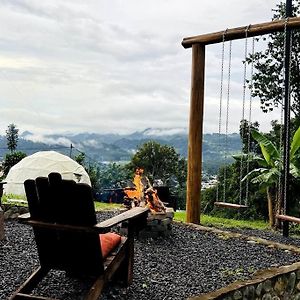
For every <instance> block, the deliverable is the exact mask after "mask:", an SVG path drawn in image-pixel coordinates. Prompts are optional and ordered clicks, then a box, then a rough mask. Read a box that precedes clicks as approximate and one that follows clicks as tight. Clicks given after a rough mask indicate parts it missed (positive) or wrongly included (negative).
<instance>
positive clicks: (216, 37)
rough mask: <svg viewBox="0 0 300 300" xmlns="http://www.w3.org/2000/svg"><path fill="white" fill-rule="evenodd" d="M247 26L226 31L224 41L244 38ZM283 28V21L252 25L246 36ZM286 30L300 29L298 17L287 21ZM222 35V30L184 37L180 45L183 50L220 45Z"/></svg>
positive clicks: (299, 18) (282, 29)
mask: <svg viewBox="0 0 300 300" xmlns="http://www.w3.org/2000/svg"><path fill="white" fill-rule="evenodd" d="M248 26H249V25H246V26H242V27H236V28H231V29H227V31H226V37H225V40H226V41H230V40H237V39H243V38H245V31H246V29H247V28H248ZM284 27H285V19H283V20H275V21H271V22H265V23H260V24H253V25H250V27H249V29H248V33H247V36H248V37H252V36H258V35H263V34H268V33H273V32H278V31H284ZM287 28H291V29H297V28H300V17H293V18H289V20H288V21H287ZM223 34H224V30H223V31H218V32H214V33H208V34H203V35H197V36H192V37H186V38H184V39H183V41H182V43H181V44H182V46H183V47H184V48H190V47H192V45H194V44H203V45H210V44H216V43H221V42H222V41H223Z"/></svg>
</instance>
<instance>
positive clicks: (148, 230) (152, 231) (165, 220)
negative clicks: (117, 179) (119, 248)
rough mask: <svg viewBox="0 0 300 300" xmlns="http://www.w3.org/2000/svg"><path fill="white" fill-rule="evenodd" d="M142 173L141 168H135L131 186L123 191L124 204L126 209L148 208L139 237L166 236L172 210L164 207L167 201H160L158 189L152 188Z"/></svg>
mask: <svg viewBox="0 0 300 300" xmlns="http://www.w3.org/2000/svg"><path fill="white" fill-rule="evenodd" d="M143 173H144V170H143V169H142V168H140V167H137V168H136V170H135V174H134V178H133V182H132V184H131V185H130V186H128V187H126V188H125V189H124V193H125V197H124V200H125V201H124V202H125V204H126V205H127V207H128V208H130V207H134V206H144V207H145V206H146V207H149V210H150V212H149V215H148V218H147V226H146V227H145V228H144V229H143V230H142V231H140V233H139V235H140V236H150V237H157V236H166V235H168V234H169V233H170V231H171V223H172V220H173V217H174V209H173V208H171V207H166V206H165V204H166V202H163V201H166V200H168V199H160V197H159V194H158V189H157V188H156V187H153V186H152V184H151V183H150V181H149V179H148V177H146V176H144V175H143ZM165 194H166V193H165Z"/></svg>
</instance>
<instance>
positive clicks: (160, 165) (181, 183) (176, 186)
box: [127, 141, 187, 208]
mask: <svg viewBox="0 0 300 300" xmlns="http://www.w3.org/2000/svg"><path fill="white" fill-rule="evenodd" d="M136 167H142V168H143V169H144V171H145V175H146V176H148V177H149V179H150V180H152V181H153V180H155V179H161V180H162V181H163V182H164V184H167V185H169V186H171V187H173V192H174V193H176V194H177V197H178V202H179V205H180V207H181V208H183V207H184V205H185V190H186V176H187V162H186V160H185V159H184V158H181V157H180V155H179V154H178V153H177V152H176V150H175V148H174V147H172V146H168V145H161V144H159V143H157V142H155V141H149V142H147V143H144V144H143V145H141V146H140V147H139V148H138V150H137V152H136V153H135V155H134V156H133V157H132V159H131V162H130V163H129V164H128V165H127V168H128V169H130V170H134V169H135V168H136Z"/></svg>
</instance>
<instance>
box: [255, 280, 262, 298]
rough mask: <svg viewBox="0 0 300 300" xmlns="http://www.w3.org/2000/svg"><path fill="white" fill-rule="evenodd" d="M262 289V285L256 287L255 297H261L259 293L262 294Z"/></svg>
mask: <svg viewBox="0 0 300 300" xmlns="http://www.w3.org/2000/svg"><path fill="white" fill-rule="evenodd" d="M262 289H263V284H262V283H259V284H258V285H257V287H256V295H257V296H260V295H261V292H262Z"/></svg>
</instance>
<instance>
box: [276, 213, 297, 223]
mask: <svg viewBox="0 0 300 300" xmlns="http://www.w3.org/2000/svg"><path fill="white" fill-rule="evenodd" d="M276 218H277V219H278V220H280V221H287V222H293V223H298V224H300V218H297V217H293V216H288V215H276Z"/></svg>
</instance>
